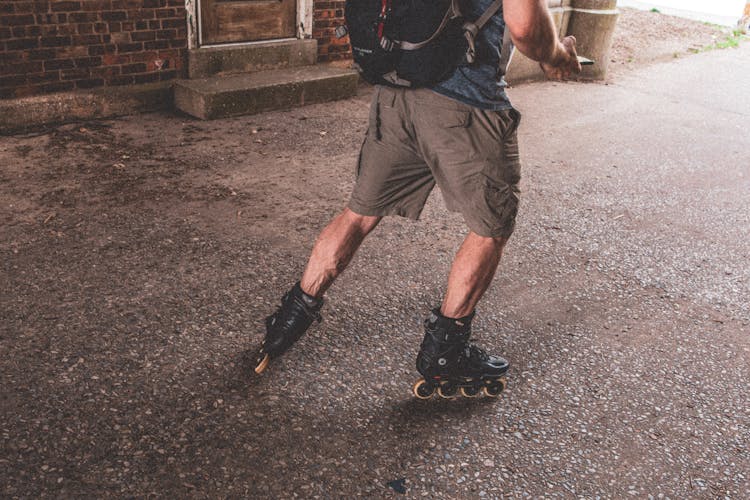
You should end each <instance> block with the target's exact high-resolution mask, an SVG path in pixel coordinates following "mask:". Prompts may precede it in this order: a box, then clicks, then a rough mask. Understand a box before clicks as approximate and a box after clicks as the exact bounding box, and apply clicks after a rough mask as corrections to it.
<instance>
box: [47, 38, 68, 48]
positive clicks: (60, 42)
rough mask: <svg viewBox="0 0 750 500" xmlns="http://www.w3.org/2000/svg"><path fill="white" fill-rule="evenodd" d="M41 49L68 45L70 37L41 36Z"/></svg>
mask: <svg viewBox="0 0 750 500" xmlns="http://www.w3.org/2000/svg"><path fill="white" fill-rule="evenodd" d="M40 41H41V44H42V47H63V46H67V45H70V41H71V37H69V36H43V37H42V38H41V39H40Z"/></svg>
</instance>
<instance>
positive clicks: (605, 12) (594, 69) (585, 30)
mask: <svg viewBox="0 0 750 500" xmlns="http://www.w3.org/2000/svg"><path fill="white" fill-rule="evenodd" d="M618 16H619V12H618V11H617V0H570V17H569V19H568V26H567V33H566V34H567V35H573V36H575V37H576V41H577V43H576V48H577V50H578V53H579V54H580V55H582V56H584V57H588V58H589V59H593V60H594V61H596V63H595V64H594V65H592V66H584V67H583V72H582V73H581V77H582V78H591V79H595V80H596V79H603V78H604V77H605V76H606V74H607V66H609V57H610V56H609V54H610V50H611V49H612V34H613V33H614V31H615V24H616V23H617V17H618Z"/></svg>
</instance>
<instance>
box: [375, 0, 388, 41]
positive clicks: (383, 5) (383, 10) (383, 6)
mask: <svg viewBox="0 0 750 500" xmlns="http://www.w3.org/2000/svg"><path fill="white" fill-rule="evenodd" d="M390 3H391V2H390V0H381V2H380V22H379V23H378V38H383V29H384V28H385V16H386V14H387V13H388V7H390V5H389V4H390Z"/></svg>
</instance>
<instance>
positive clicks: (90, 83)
mask: <svg viewBox="0 0 750 500" xmlns="http://www.w3.org/2000/svg"><path fill="white" fill-rule="evenodd" d="M103 85H104V79H103V78H87V79H84V80H76V88H77V89H92V88H94V87H101V86H103Z"/></svg>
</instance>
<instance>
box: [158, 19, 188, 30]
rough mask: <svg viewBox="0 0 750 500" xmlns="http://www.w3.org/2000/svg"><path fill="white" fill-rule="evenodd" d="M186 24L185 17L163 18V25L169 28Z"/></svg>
mask: <svg viewBox="0 0 750 500" xmlns="http://www.w3.org/2000/svg"><path fill="white" fill-rule="evenodd" d="M183 26H185V20H184V19H162V21H161V27H162V28H164V29H167V28H181V27H183Z"/></svg>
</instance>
